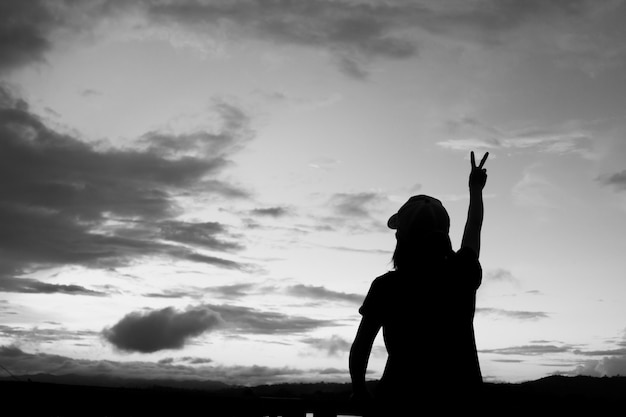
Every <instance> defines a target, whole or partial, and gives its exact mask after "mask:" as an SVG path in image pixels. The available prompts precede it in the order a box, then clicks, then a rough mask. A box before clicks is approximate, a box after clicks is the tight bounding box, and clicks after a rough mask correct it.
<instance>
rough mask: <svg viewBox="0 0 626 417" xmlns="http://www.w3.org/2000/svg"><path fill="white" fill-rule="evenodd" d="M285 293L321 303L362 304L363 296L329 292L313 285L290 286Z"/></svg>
mask: <svg viewBox="0 0 626 417" xmlns="http://www.w3.org/2000/svg"><path fill="white" fill-rule="evenodd" d="M287 293H288V294H290V295H294V296H296V297H307V298H313V299H317V300H323V301H345V302H349V303H354V304H360V303H362V302H363V295H360V294H351V293H345V292H338V291H331V290H329V289H327V288H325V287H322V286H315V285H303V284H298V285H292V286H290V287H288V288H287Z"/></svg>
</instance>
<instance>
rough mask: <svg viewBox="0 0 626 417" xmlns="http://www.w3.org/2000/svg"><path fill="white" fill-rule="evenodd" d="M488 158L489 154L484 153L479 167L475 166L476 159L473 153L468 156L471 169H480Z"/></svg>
mask: <svg viewBox="0 0 626 417" xmlns="http://www.w3.org/2000/svg"><path fill="white" fill-rule="evenodd" d="M488 156H489V152H485V155H484V156H483V159H481V160H480V165H478V166H476V157H475V156H474V151H472V153H471V154H470V159H471V160H472V169H482V168H483V165H485V162H486V161H487V157H488Z"/></svg>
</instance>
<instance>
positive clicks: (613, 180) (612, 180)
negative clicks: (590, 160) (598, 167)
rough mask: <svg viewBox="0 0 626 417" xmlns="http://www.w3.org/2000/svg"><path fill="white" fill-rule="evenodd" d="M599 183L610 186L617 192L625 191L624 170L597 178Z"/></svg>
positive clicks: (625, 175)
mask: <svg viewBox="0 0 626 417" xmlns="http://www.w3.org/2000/svg"><path fill="white" fill-rule="evenodd" d="M598 181H600V183H602V184H604V185H607V186H611V187H613V188H615V189H616V190H618V191H625V190H626V169H625V170H623V171H620V172H616V173H614V174H610V175H604V176H601V177H599V178H598Z"/></svg>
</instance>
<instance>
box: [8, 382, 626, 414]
mask: <svg viewBox="0 0 626 417" xmlns="http://www.w3.org/2000/svg"><path fill="white" fill-rule="evenodd" d="M37 379H38V381H42V380H44V379H46V378H42V376H41V375H39V376H37ZM76 380H78V379H76ZM34 381H35V379H34V377H33V378H31V381H30V382H28V381H15V380H13V381H8V380H6V379H3V380H0V393H1V395H2V398H3V399H4V404H3V405H4V407H5V410H12V414H13V415H25V416H57V417H64V416H78V415H80V416H102V417H104V416H108V417H118V416H120V417H121V416H124V417H125V416H129V417H130V416H151V417H153V416H161V415H163V416H184V417H187V416H218V417H221V416H232V417H237V416H250V417H256V416H259V417H260V416H267V415H283V416H287V415H293V416H302V417H304V415H305V413H307V412H308V413H310V412H313V411H316V410H318V411H316V412H317V413H318V414H317V415H324V416H330V415H333V414H332V413H333V412H334V413H335V415H336V413H337V412H341V411H343V412H344V413H347V411H349V410H350V404H349V401H348V400H349V397H350V391H351V390H350V384H337V383H307V384H277V385H263V386H255V387H228V386H224V385H223V384H219V383H217V384H215V383H210V382H209V383H205V384H206V385H205V388H202V384H200V385H195V386H189V387H185V388H183V387H182V386H180V385H179V386H178V387H175V386H172V385H169V384H168V381H156V382H158V383H155V381H148V382H146V381H143V382H142V384H141V385H136V381H135V382H130V383H129V381H124V385H123V386H112V385H111V383H112V381H113V380H108V384H105V383H102V381H100V383H99V384H93V383H92V384H88V385H84V384H61V383H52V382H50V381H48V382H34ZM82 382H86V380H83V381H82ZM133 384H135V385H133ZM374 385H375V382H373V383H372V387H373V386H374ZM461 400H462V399H460V398H458V397H450V402H451V403H452V404H458V408H459V409H462V408H464V404H465V403H464V402H463V401H461ZM625 400H626V378H624V377H612V378H592V377H583V376H578V377H564V376H551V377H547V378H543V379H539V380H536V381H531V382H526V383H521V384H495V383H487V384H485V386H484V392H483V396H482V397H481V398H479V399H476V401H472V402H473V403H474V405H476V406H477V409H478V411H479V414H478V415H481V416H499V417H500V416H511V415H513V416H530V415H532V416H544V415H545V416H553V415H567V414H573V415H577V416H578V415H585V414H587V415H594V416H596V415H598V416H599V415H604V414H608V413H612V414H615V413H616V412H618V411H619V413H617V415H621V414H622V412H621V411H622V410H621V409H622V408H624V406H625V405H626V401H625ZM419 408H420V401H419V392H416V410H417V409H419ZM321 409H323V410H325V412H326V414H320V413H319V410H321ZM431 411H432V410H431ZM3 414H4V413H3ZM407 415H413V414H407ZM433 415H434V414H433Z"/></svg>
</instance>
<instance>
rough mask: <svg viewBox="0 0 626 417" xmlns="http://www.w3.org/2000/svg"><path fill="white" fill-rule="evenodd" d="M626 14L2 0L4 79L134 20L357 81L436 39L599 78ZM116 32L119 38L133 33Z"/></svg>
mask: <svg viewBox="0 0 626 417" xmlns="http://www.w3.org/2000/svg"><path fill="white" fill-rule="evenodd" d="M624 7H625V5H624V4H623V2H593V1H589V0H577V1H576V0H575V1H572V0H567V1H553V2H543V1H524V2H517V1H501V0H484V1H479V2H464V1H447V2H417V1H416V2H407V1H387V2H371V1H366V0H363V1H358V0H357V1H353V0H334V1H331V0H316V1H309V0H289V1H278V2H271V1H265V0H231V1H221V0H214V1H203V2H199V1H196V0H177V1H172V0H166V1H159V2H154V1H148V0H139V1H133V2H123V1H101V0H84V1H81V2H70V1H66V0H50V1H43V0H32V1H28V2H24V1H20V0H5V1H3V2H2V6H0V16H1V17H0V63H1V64H0V72H2V71H7V70H11V69H15V68H19V67H21V66H23V65H28V64H32V63H36V62H43V61H45V56H46V53H48V52H49V51H50V50H52V49H53V48H54V46H55V44H56V42H57V40H58V39H62V38H61V37H59V36H57V35H58V34H59V33H68V32H69V33H72V34H73V35H83V34H85V33H87V34H93V33H95V32H97V31H98V30H99V29H98V28H99V27H101V24H102V26H103V27H104V28H106V29H108V30H110V27H111V26H110V23H111V22H112V21H113V22H115V21H119V20H122V21H126V20H131V24H130V26H131V27H132V28H133V33H134V35H133V36H137V34H136V33H137V32H138V31H139V32H143V33H142V34H141V35H139V36H146V37H160V38H165V39H167V40H168V41H170V42H171V43H172V44H173V45H174V46H177V47H180V46H184V47H190V46H191V47H196V48H198V50H200V51H202V52H203V53H206V52H207V51H209V50H213V51H220V50H222V49H223V48H224V45H223V44H224V43H227V42H236V41H239V40H242V39H244V40H253V41H255V42H259V41H260V42H268V43H272V44H274V45H286V46H296V47H300V48H308V49H314V50H322V51H325V52H327V53H328V54H330V56H331V58H332V59H331V60H332V61H333V62H334V63H335V64H336V65H337V66H338V68H339V70H340V71H342V72H343V73H344V74H346V75H348V76H350V77H353V78H355V79H363V78H366V77H367V76H368V74H369V68H368V67H369V65H370V63H371V62H372V61H373V60H376V59H386V60H402V59H408V58H413V57H417V56H418V55H419V51H420V48H421V47H422V44H424V43H426V42H428V41H429V40H430V38H433V37H435V38H437V39H438V40H441V39H444V40H446V39H451V40H452V41H453V42H455V43H458V42H464V43H472V44H476V45H480V46H483V47H489V48H493V47H498V46H502V45H507V46H508V49H509V50H510V49H513V47H516V49H515V51H516V52H518V53H519V52H520V51H521V52H524V53H526V52H527V51H540V52H541V53H542V57H544V58H545V57H548V58H551V59H552V60H553V62H554V63H555V64H556V65H560V66H566V67H571V68H576V69H582V70H584V71H586V72H588V73H589V74H597V73H598V72H599V71H602V70H605V69H606V68H614V67H615V66H616V65H619V64H620V63H623V61H624V57H625V56H626V48H624V46H623V43H624V42H623V41H624V38H625V37H626V36H625V34H624V31H623V30H621V27H622V25H621V23H622V22H621V20H620V19H619V16H621V15H623V12H624ZM133 19H134V20H133ZM132 22H134V23H135V24H134V25H133V24H132ZM107 23H108V26H107V25H106V24H107ZM127 23H128V22H127ZM141 28H143V30H142V29H141ZM116 29H117V31H116V34H117V33H119V32H124V31H125V30H127V29H128V27H124V26H123V25H122V26H121V27H119V28H116ZM531 31H532V32H531ZM103 32H104V31H103ZM164 32H165V33H164ZM529 32H530V33H532V36H528V33H529ZM102 34H105V35H106V34H108V33H107V32H104V33H102ZM102 34H101V35H102ZM118 36H119V35H118ZM122 36H124V35H122ZM93 37H94V36H85V38H87V39H92V38H93Z"/></svg>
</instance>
